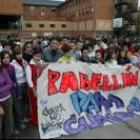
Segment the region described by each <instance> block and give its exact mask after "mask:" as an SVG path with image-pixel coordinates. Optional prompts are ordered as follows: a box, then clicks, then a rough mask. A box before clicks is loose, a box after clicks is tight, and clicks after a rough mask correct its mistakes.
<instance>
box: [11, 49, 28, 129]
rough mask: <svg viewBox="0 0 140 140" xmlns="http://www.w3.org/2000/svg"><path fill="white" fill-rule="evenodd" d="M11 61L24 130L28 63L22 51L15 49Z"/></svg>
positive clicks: (26, 112)
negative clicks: (19, 95) (19, 99)
mask: <svg viewBox="0 0 140 140" xmlns="http://www.w3.org/2000/svg"><path fill="white" fill-rule="evenodd" d="M13 58H14V59H13V61H12V62H11V65H12V66H14V68H15V72H16V78H17V83H18V85H19V88H20V90H21V91H22V93H21V98H22V101H21V102H20V107H21V108H20V109H21V112H22V117H21V118H22V127H21V129H24V128H25V125H24V123H26V122H28V121H29V119H28V115H29V97H28V92H27V91H28V86H27V80H26V74H25V69H26V67H27V65H28V63H27V62H26V61H25V60H24V59H23V58H22V50H21V49H19V48H16V49H15V50H14V51H13Z"/></svg>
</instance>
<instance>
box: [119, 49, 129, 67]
mask: <svg viewBox="0 0 140 140" xmlns="http://www.w3.org/2000/svg"><path fill="white" fill-rule="evenodd" d="M129 63H130V60H129V59H128V58H127V56H126V51H125V50H124V49H122V50H120V52H119V56H118V64H119V65H126V64H129Z"/></svg>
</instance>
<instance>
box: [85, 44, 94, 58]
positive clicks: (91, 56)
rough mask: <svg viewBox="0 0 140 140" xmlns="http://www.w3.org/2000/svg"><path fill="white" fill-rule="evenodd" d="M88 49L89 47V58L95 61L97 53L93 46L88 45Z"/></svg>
mask: <svg viewBox="0 0 140 140" xmlns="http://www.w3.org/2000/svg"><path fill="white" fill-rule="evenodd" d="M87 47H88V51H89V54H88V56H89V58H90V60H93V58H94V57H95V52H94V51H93V50H94V49H93V44H88V45H87Z"/></svg>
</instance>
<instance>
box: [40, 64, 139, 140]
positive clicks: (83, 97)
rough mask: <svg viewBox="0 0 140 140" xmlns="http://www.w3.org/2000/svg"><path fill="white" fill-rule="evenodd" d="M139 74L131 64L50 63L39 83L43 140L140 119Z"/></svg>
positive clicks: (41, 134)
mask: <svg viewBox="0 0 140 140" xmlns="http://www.w3.org/2000/svg"><path fill="white" fill-rule="evenodd" d="M139 79H140V74H139V70H138V69H137V68H136V67H133V66H131V65H128V66H125V67H118V68H108V67H105V66H104V65H90V64H86V63H80V62H73V63H71V64H66V63H63V64H60V63H54V64H50V65H49V66H48V67H47V68H46V70H45V71H44V72H43V74H42V76H41V77H40V79H39V80H38V116H39V131H40V136H41V138H42V139H49V138H56V137H59V136H61V135H73V134H78V133H82V132H85V131H87V130H90V129H93V128H96V127H102V126H105V125H109V124H113V123H118V122H120V121H125V120H128V119H133V118H138V117H139V116H140V87H139V84H140V80H139Z"/></svg>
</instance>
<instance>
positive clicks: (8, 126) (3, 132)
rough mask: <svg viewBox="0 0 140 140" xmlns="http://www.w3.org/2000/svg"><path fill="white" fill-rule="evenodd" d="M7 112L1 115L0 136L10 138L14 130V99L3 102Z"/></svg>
mask: <svg viewBox="0 0 140 140" xmlns="http://www.w3.org/2000/svg"><path fill="white" fill-rule="evenodd" d="M1 106H2V108H3V110H4V112H5V114H4V115H3V116H1V117H0V138H4V139H8V137H9V136H10V135H11V134H12V132H13V99H12V97H11V98H10V99H8V100H6V101H4V102H2V104H1Z"/></svg>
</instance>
